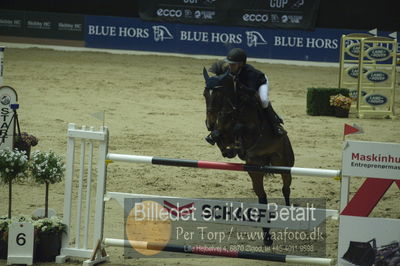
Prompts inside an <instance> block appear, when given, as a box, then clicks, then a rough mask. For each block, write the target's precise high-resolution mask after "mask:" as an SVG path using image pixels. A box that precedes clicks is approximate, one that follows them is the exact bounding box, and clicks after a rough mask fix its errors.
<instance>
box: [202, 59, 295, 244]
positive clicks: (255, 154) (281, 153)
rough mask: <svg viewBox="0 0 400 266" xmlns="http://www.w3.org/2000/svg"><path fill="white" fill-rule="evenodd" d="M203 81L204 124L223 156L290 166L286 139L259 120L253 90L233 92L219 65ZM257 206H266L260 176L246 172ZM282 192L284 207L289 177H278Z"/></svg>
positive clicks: (290, 152) (291, 157) (268, 241)
mask: <svg viewBox="0 0 400 266" xmlns="http://www.w3.org/2000/svg"><path fill="white" fill-rule="evenodd" d="M210 71H212V72H213V73H215V74H216V75H215V76H212V77H209V75H208V73H207V71H206V70H205V69H204V71H203V74H204V78H205V80H206V88H205V90H204V93H203V94H204V97H205V100H206V109H207V112H206V125H207V128H208V130H210V131H212V134H214V135H216V136H217V141H216V143H217V145H218V147H219V149H220V150H221V153H222V155H223V156H224V157H228V158H233V157H235V156H236V155H238V156H239V158H240V159H242V160H243V161H245V162H246V163H247V164H254V165H272V166H287V167H292V166H293V165H294V153H293V149H292V145H291V143H290V140H289V137H288V136H287V135H284V136H275V135H274V134H273V132H272V128H271V125H270V124H269V123H268V122H267V121H266V119H264V118H263V113H262V107H261V104H260V102H259V100H258V99H257V96H256V95H255V93H254V91H250V90H249V91H247V90H242V91H235V89H234V81H233V78H232V76H231V75H230V74H229V72H227V71H226V69H225V68H224V65H223V63H221V62H217V63H215V64H214V65H213V66H212V67H211V69H210ZM248 174H249V176H250V178H251V181H252V185H253V190H254V192H255V194H256V195H257V197H258V201H259V203H263V204H267V194H266V192H265V190H264V175H265V174H264V173H260V172H248ZM281 176H282V181H283V186H282V193H283V196H284V198H285V203H286V205H290V185H291V182H292V176H291V175H290V174H281ZM263 229H264V233H265V238H264V243H265V244H266V245H271V244H272V240H271V239H270V235H269V229H268V228H263Z"/></svg>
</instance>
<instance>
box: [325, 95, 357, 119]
mask: <svg viewBox="0 0 400 266" xmlns="http://www.w3.org/2000/svg"><path fill="white" fill-rule="evenodd" d="M351 102H352V99H351V98H350V97H346V96H343V95H342V94H336V95H332V96H330V100H329V104H330V105H331V106H333V108H334V109H335V116H336V117H348V116H349V111H350V106H351Z"/></svg>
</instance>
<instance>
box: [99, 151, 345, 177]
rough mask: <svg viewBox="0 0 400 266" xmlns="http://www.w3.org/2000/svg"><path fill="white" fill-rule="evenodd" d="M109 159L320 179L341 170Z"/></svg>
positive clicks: (118, 156) (111, 157) (130, 157)
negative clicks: (317, 177)
mask: <svg viewBox="0 0 400 266" xmlns="http://www.w3.org/2000/svg"><path fill="white" fill-rule="evenodd" d="M107 159H108V160H111V161H119V162H129V163H147V164H157V165H166V166H181V167H194V168H206V169H217V170H229V171H245V172H263V173H271V174H292V175H300V176H319V177H338V176H340V170H328V169H317V168H300V167H285V166H260V165H252V164H241V163H224V162H211V161H196V160H183V159H169V158H160V157H153V156H140V155H128V154H115V153H109V154H108V155H107Z"/></svg>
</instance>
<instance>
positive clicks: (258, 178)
mask: <svg viewBox="0 0 400 266" xmlns="http://www.w3.org/2000/svg"><path fill="white" fill-rule="evenodd" d="M249 176H250V177H251V181H252V184H253V190H254V192H255V193H256V195H257V198H258V203H261V204H268V200H267V193H266V192H265V189H264V173H257V172H249ZM269 230H270V229H269V228H267V227H263V238H264V244H265V245H266V246H271V245H272V242H273V240H272V239H271V234H270V233H269Z"/></svg>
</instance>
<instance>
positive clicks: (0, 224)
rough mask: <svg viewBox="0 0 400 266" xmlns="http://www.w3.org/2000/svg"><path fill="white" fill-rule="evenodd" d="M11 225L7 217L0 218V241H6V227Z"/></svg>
mask: <svg viewBox="0 0 400 266" xmlns="http://www.w3.org/2000/svg"><path fill="white" fill-rule="evenodd" d="M10 223H11V219H9V218H8V216H1V217H0V241H4V242H5V241H7V239H8V238H7V237H8V225H9V224H10Z"/></svg>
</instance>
